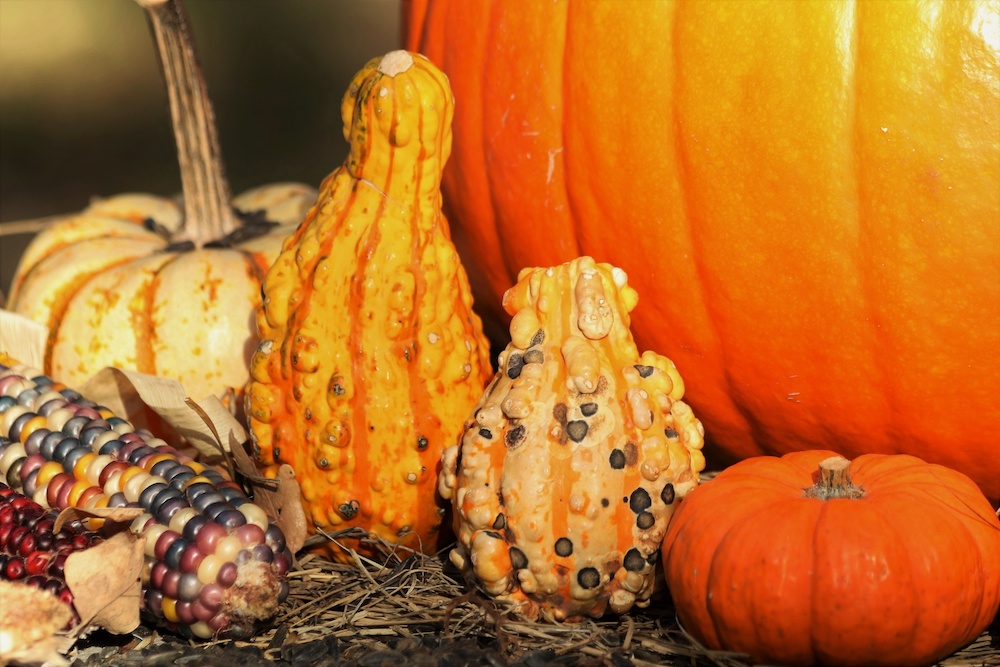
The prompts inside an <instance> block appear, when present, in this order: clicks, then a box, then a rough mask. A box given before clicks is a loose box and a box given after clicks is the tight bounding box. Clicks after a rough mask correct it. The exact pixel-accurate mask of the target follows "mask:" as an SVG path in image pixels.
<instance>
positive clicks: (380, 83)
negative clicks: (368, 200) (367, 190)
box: [342, 50, 453, 210]
mask: <svg viewBox="0 0 1000 667" xmlns="http://www.w3.org/2000/svg"><path fill="white" fill-rule="evenodd" d="M452 113H453V104H452V99H451V88H450V87H449V85H448V80H447V78H445V76H444V75H443V74H442V73H441V72H439V71H438V70H437V69H436V68H434V67H433V65H431V64H430V63H428V62H427V61H426V60H425V59H423V58H422V57H421V56H419V55H416V54H411V53H409V52H407V51H402V50H400V51H393V52H391V53H388V54H386V55H385V56H383V57H382V58H381V59H377V60H373V61H372V62H370V63H368V65H367V66H366V67H365V68H364V69H362V70H361V71H360V72H359V73H358V74H357V75H356V76H355V79H354V81H353V82H352V84H351V87H350V90H349V91H348V93H347V95H346V96H345V98H344V102H343V106H342V116H343V121H344V137H345V138H346V139H347V140H348V142H349V143H350V154H349V155H348V158H347V161H346V169H347V172H348V173H349V174H350V175H351V176H352V177H353V178H355V179H358V180H360V181H363V182H365V183H367V184H369V185H371V186H373V187H374V188H376V189H377V190H379V191H380V192H382V193H383V194H384V195H385V196H386V197H387V198H389V199H390V200H392V201H395V202H397V203H400V204H402V205H404V206H409V205H410V204H411V203H412V202H414V201H419V202H420V204H419V206H420V207H421V208H423V207H424V206H425V205H427V206H430V210H437V209H438V208H440V201H439V200H440V186H441V174H442V171H443V168H444V164H445V162H446V161H447V159H448V156H449V154H450V152H451V120H452Z"/></svg>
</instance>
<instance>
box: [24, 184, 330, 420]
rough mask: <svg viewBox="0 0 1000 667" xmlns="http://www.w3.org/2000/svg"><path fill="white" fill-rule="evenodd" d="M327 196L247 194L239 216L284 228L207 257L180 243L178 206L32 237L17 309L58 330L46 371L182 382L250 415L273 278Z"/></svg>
mask: <svg viewBox="0 0 1000 667" xmlns="http://www.w3.org/2000/svg"><path fill="white" fill-rule="evenodd" d="M315 198H316V194H315V190H313V189H312V188H310V187H308V186H305V185H299V184H292V183H276V184H273V185H268V186H263V187H260V188H255V189H253V190H250V191H247V192H245V193H243V194H241V195H238V196H237V197H235V198H234V199H233V202H232V204H233V206H234V207H235V208H236V209H238V210H241V211H244V212H245V213H247V214H251V213H252V214H253V215H254V217H256V218H260V217H263V218H265V219H266V220H269V221H271V222H272V223H276V224H274V226H273V227H272V228H271V229H269V230H267V231H266V232H265V233H264V234H263V235H259V236H256V237H254V238H252V239H249V240H246V241H243V242H235V243H232V244H231V245H229V247H204V248H201V249H192V248H190V247H188V246H187V245H178V246H174V245H172V237H173V236H174V235H176V234H177V233H178V232H181V231H183V229H184V225H183V214H182V207H181V206H180V205H179V203H178V202H176V201H174V200H171V199H166V198H162V197H156V196H153V195H146V194H123V195H117V196H113V197H109V198H107V199H100V200H97V201H95V202H93V203H92V204H91V205H90V206H89V207H87V208H86V209H85V210H84V211H82V212H81V213H79V214H77V215H72V216H66V218H65V219H62V220H59V221H57V222H55V223H54V224H52V225H51V226H49V227H47V228H46V229H45V230H43V231H42V232H40V233H39V234H38V235H37V236H36V237H35V238H34V239H32V242H31V243H30V244H29V245H28V247H27V248H26V249H25V252H24V254H23V255H22V256H21V259H20V262H19V264H18V267H17V270H16V272H15V275H14V280H13V283H12V289H11V294H10V302H9V304H8V307H9V308H10V309H11V310H12V311H14V312H16V313H19V314H21V315H24V316H25V317H28V318H30V319H33V320H35V321H37V322H39V323H41V324H44V325H46V326H47V327H48V328H49V338H48V342H47V345H46V350H45V368H44V371H45V372H46V373H47V374H49V375H51V376H53V377H58V378H64V379H65V381H66V382H68V383H74V384H78V385H79V384H83V383H84V382H85V381H86V380H88V379H89V378H90V377H91V376H92V375H93V374H94V373H96V372H97V371H99V370H101V369H102V368H105V367H106V366H115V367H117V368H125V369H131V370H137V371H140V372H143V373H148V374H151V375H161V376H163V377H169V378H172V379H175V380H177V381H179V382H180V383H181V384H183V385H184V388H185V390H186V391H187V393H188V394H190V395H191V396H192V397H194V398H203V397H205V396H209V395H218V396H220V397H225V396H226V395H227V394H228V393H229V392H233V391H235V392H236V394H237V396H238V397H240V398H239V400H238V402H237V404H236V406H237V407H240V406H242V398H241V397H242V392H243V388H244V387H245V386H246V383H247V381H248V380H249V377H250V374H249V370H248V368H249V364H250V357H251V355H252V354H253V350H254V349H255V347H256V344H257V336H256V328H255V324H254V319H253V316H254V313H255V312H256V308H257V306H258V305H259V304H260V298H261V297H260V287H261V282H262V281H263V278H264V272H265V271H266V270H267V268H268V266H270V263H271V262H272V261H273V260H274V259H275V257H277V255H278V253H279V252H280V250H281V243H282V241H284V239H285V237H286V236H287V235H289V234H291V232H292V231H293V230H294V229H295V226H296V225H297V224H298V222H300V221H301V220H302V218H303V217H304V216H305V213H306V211H308V210H309V207H310V206H311V204H312V203H313V202H314V201H315ZM237 230H238V232H239V231H244V232H246V231H248V230H249V226H243V227H239V228H237Z"/></svg>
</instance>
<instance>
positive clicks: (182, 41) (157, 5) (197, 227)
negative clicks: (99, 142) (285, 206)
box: [136, 0, 238, 248]
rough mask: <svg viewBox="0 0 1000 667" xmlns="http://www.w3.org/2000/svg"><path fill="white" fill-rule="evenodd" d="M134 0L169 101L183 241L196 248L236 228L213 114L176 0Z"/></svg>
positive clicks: (181, 7)
mask: <svg viewBox="0 0 1000 667" xmlns="http://www.w3.org/2000/svg"><path fill="white" fill-rule="evenodd" d="M136 2H137V3H138V4H139V5H141V6H142V7H144V8H145V9H146V15H147V17H148V18H149V24H150V28H151V30H152V32H153V36H154V38H155V40H156V48H157V54H158V56H159V61H160V67H161V70H162V72H163V80H164V83H165V84H166V87H167V96H168V98H169V100H170V116H171V119H172V121H173V127H174V140H175V142H176V143H177V161H178V163H179V165H180V169H181V186H182V188H183V190H184V237H185V239H184V240H189V241H192V242H193V243H194V245H195V246H196V247H199V248H200V247H202V246H204V245H205V244H206V243H208V242H209V241H212V240H216V239H220V238H222V237H224V236H226V235H227V234H229V233H230V232H232V231H233V230H235V229H236V228H237V227H238V222H237V219H236V215H235V214H234V213H233V210H232V208H231V207H230V204H229V202H230V192H229V183H228V182H227V181H226V175H225V169H224V168H223V164H222V151H221V150H220V148H219V137H218V132H217V130H216V127H215V112H214V111H213V110H212V103H211V100H209V98H208V88H207V86H206V85H205V78H204V77H203V76H202V73H201V66H200V65H199V63H198V56H197V53H196V52H195V47H194V39H193V36H192V34H191V29H190V27H189V24H188V20H187V14H186V12H185V11H184V7H183V5H182V4H181V0H136ZM175 240H177V239H175Z"/></svg>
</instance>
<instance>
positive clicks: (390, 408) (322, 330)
mask: <svg viewBox="0 0 1000 667" xmlns="http://www.w3.org/2000/svg"><path fill="white" fill-rule="evenodd" d="M452 105H453V98H452V96H451V90H450V88H449V87H448V81H447V79H446V78H445V77H444V75H443V74H441V72H440V71H439V70H437V68H435V67H434V65H433V64H431V63H430V62H429V61H427V60H426V59H424V58H422V57H420V56H414V55H411V54H407V53H405V52H402V51H397V52H393V53H390V54H388V55H386V56H385V57H383V58H381V59H375V60H372V61H371V62H369V63H368V64H367V65H366V66H365V67H364V68H363V69H362V70H361V71H360V72H358V74H357V75H356V76H355V78H354V80H353V82H352V83H351V86H350V89H349V91H348V92H347V94H345V96H344V99H343V105H342V114H343V120H344V136H345V138H346V139H347V140H348V141H349V142H350V145H351V148H350V154H349V156H348V158H347V161H346V162H345V164H344V165H343V166H342V167H340V168H339V169H337V170H336V171H335V172H334V173H333V174H331V175H330V176H329V177H327V179H326V180H325V181H324V182H323V184H322V186H321V189H320V195H319V199H318V200H317V202H316V204H315V206H314V207H313V208H312V210H311V211H310V212H309V213H308V215H307V217H306V219H305V221H304V222H303V223H302V225H301V226H300V228H299V229H298V230H297V232H296V233H295V234H294V235H292V236H291V237H290V238H289V239H288V241H287V243H286V244H285V247H284V250H283V251H282V253H281V255H280V256H279V257H278V259H277V261H276V262H275V264H274V266H273V267H272V268H271V270H270V271H269V272H268V274H267V277H266V278H265V281H264V303H263V306H262V308H261V309H260V311H259V312H258V318H257V324H258V328H259V330H260V335H261V345H260V347H259V348H258V350H257V352H256V353H255V355H254V357H253V362H252V368H251V375H252V378H253V379H252V382H251V383H250V385H249V387H248V391H247V412H248V414H249V417H250V427H251V431H252V435H253V440H254V443H255V444H256V447H257V449H258V455H257V458H258V462H259V463H260V465H261V466H262V468H263V470H264V473H265V474H267V475H276V474H277V468H278V466H279V465H280V464H282V463H288V464H290V465H291V467H292V468H293V469H294V470H295V473H296V477H297V480H298V483H299V485H300V487H301V490H302V501H303V506H304V509H305V513H306V518H307V522H308V523H309V527H310V529H311V530H312V531H313V532H315V531H317V530H323V531H327V532H330V531H337V530H342V529H347V528H352V527H360V528H362V529H364V530H365V531H366V532H368V533H375V534H377V535H379V536H381V537H383V538H384V539H386V540H388V541H389V542H390V543H392V544H395V543H397V542H400V543H402V544H404V545H406V546H408V547H411V548H415V549H422V550H425V551H428V552H432V551H434V550H436V549H437V548H439V545H438V544H437V541H438V539H439V538H440V530H439V529H440V526H441V523H442V519H443V515H444V512H445V507H444V505H443V504H442V503H440V502H438V501H436V499H435V486H436V480H437V473H438V470H439V468H440V458H441V451H442V450H443V449H444V447H445V446H446V445H449V444H451V443H452V442H454V441H455V438H456V437H457V435H458V433H459V432H460V431H461V428H462V424H463V422H464V421H465V419H466V418H467V417H468V415H469V414H470V413H471V410H472V407H473V406H474V405H475V403H476V400H478V398H479V395H480V394H481V393H482V390H483V387H484V386H485V384H486V382H487V381H488V379H489V377H490V373H491V367H490V364H489V345H488V342H487V341H486V338H485V337H484V336H483V333H482V327H481V324H480V320H479V318H478V317H477V316H476V314H475V313H473V311H472V297H471V292H470V289H469V285H468V280H467V278H466V275H465V271H464V269H463V267H462V266H461V264H460V263H459V258H458V255H457V253H456V252H455V248H454V246H453V245H452V244H451V241H450V239H449V234H448V226H447V220H446V219H445V218H444V216H443V215H442V214H441V210H440V207H441V194H440V177H441V169H442V167H443V165H444V163H445V161H446V160H447V159H448V155H449V152H450V147H451V118H452V109H453V107H452ZM346 542H347V543H349V544H350V545H351V546H352V547H353V548H357V549H359V550H361V551H364V550H365V547H364V545H361V544H359V543H358V542H357V540H347V541H346ZM330 552H331V555H332V556H334V557H336V558H341V559H346V558H348V556H347V554H346V553H345V552H343V551H341V550H339V549H337V548H336V547H335V546H332V545H331V548H330Z"/></svg>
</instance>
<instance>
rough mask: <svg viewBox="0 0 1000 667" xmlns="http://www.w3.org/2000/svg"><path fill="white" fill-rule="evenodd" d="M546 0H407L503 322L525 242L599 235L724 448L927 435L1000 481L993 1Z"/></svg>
mask: <svg viewBox="0 0 1000 667" xmlns="http://www.w3.org/2000/svg"><path fill="white" fill-rule="evenodd" d="M525 4H527V3H524V2H520V3H519V2H500V1H497V0H494V1H490V0H483V1H482V2H465V1H464V0H408V2H406V5H405V7H406V11H405V15H404V19H405V22H406V28H407V42H406V43H407V44H408V47H409V48H411V49H419V50H420V51H421V52H422V53H424V54H426V55H427V56H428V57H430V58H432V59H433V60H434V61H435V62H437V63H439V64H440V66H441V68H442V69H443V70H444V71H445V72H446V73H447V74H448V76H449V78H450V80H451V83H452V86H453V88H454V90H455V94H456V96H457V97H458V99H459V100H460V101H461V104H460V105H459V107H458V109H457V111H456V118H455V146H456V150H455V155H454V158H453V160H452V162H451V164H450V165H449V168H448V169H447V170H446V172H445V176H444V181H443V190H444V194H445V203H446V211H447V212H448V214H449V217H450V219H451V220H452V221H453V224H454V227H453V231H454V236H455V243H456V246H457V247H458V249H459V253H460V254H461V256H462V257H463V259H465V261H466V263H467V265H468V266H469V268H470V281H471V282H472V285H473V294H474V296H475V298H476V302H477V303H478V304H480V306H481V311H480V314H481V315H482V316H483V318H484V326H486V327H487V331H488V332H496V331H497V330H498V329H500V328H501V327H502V325H503V323H504V321H505V317H506V315H505V314H504V313H502V312H501V311H499V309H493V310H490V309H489V308H490V306H491V304H496V303H498V299H497V297H498V296H499V295H500V294H502V292H503V290H504V289H506V287H507V286H508V285H509V284H510V281H511V279H512V277H513V276H514V275H515V274H516V272H517V271H518V270H519V269H520V267H522V266H551V265H554V264H558V263H559V262H563V261H566V260H567V259H569V258H571V257H575V256H577V255H580V254H587V255H592V256H594V257H596V258H597V259H599V260H600V261H606V262H609V263H611V264H613V265H615V266H619V267H621V268H622V269H624V270H625V271H627V272H628V275H629V276H630V279H631V281H632V284H633V286H634V287H635V288H636V289H637V290H638V291H639V292H640V294H642V295H643V297H644V299H647V300H648V302H647V303H648V306H647V307H646V308H643V309H640V311H638V312H636V314H635V316H634V318H633V323H632V326H633V331H634V333H635V337H636V341H637V342H638V343H639V345H640V346H641V347H643V348H649V349H655V350H658V351H660V352H662V353H663V354H666V355H668V356H669V357H670V358H671V359H673V360H674V362H675V363H676V364H677V366H678V368H679V369H680V370H681V371H682V372H683V373H684V376H685V378H686V379H687V381H688V382H689V383H690V384H691V385H692V386H693V387H697V392H694V393H692V394H691V395H690V396H689V400H690V401H691V404H692V407H693V408H694V409H695V411H696V412H697V414H698V416H699V417H700V418H701V419H702V421H703V422H704V423H705V427H706V430H707V432H708V434H709V437H710V447H708V449H707V451H710V452H714V453H716V454H718V455H719V456H718V457H717V458H716V459H715V461H714V465H722V464H724V463H728V462H731V461H732V460H734V459H742V458H746V457H750V456H755V455H760V454H781V453H785V452H790V451H795V450H800V449H810V448H834V449H839V450H840V451H842V452H843V453H844V455H846V456H850V457H853V456H857V455H859V454H862V453H868V452H881V453H889V454H892V453H907V454H912V455H916V456H919V457H921V458H923V459H925V460H928V461H932V462H936V463H941V464H944V465H947V466H949V467H952V468H955V469H957V470H960V471H962V472H964V473H965V474H967V475H969V476H970V477H972V478H973V479H974V480H975V481H976V482H977V483H978V484H979V485H980V487H981V488H982V489H983V491H984V492H985V493H986V495H987V497H989V498H990V499H991V500H992V501H993V503H994V504H996V503H998V502H1000V450H998V448H997V444H996V439H995V438H994V437H993V434H994V433H996V432H997V430H998V429H1000V401H998V400H996V396H997V391H998V389H1000V368H998V361H997V359H998V357H997V355H996V350H998V349H1000V224H998V220H1000V185H998V184H1000V114H997V109H998V108H1000V87H998V86H997V85H996V80H997V74H998V71H1000V70H998V67H1000V64H998V63H1000V44H998V43H997V41H996V39H995V34H996V31H995V24H994V23H992V22H991V20H990V17H995V16H996V13H997V11H998V5H997V3H996V2H995V1H993V0H973V1H970V2H943V3H937V2H906V1H904V2H881V1H879V0H871V1H869V0H860V1H859V2H849V3H848V2H811V3H802V2H771V3H767V2H742V3H741V2H693V1H685V0H680V1H678V2H652V1H650V2H620V1H619V0H593V1H589V2H584V3H570V2H549V3H530V4H531V7H530V11H528V10H527V8H526V7H525ZM990 26H994V27H990ZM665 257H669V261H665V260H664V258H665ZM491 335H492V334H491ZM831 413H849V414H850V419H849V420H837V421H836V427H833V426H832V424H833V422H831V420H830V419H829V415H830V414H831Z"/></svg>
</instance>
